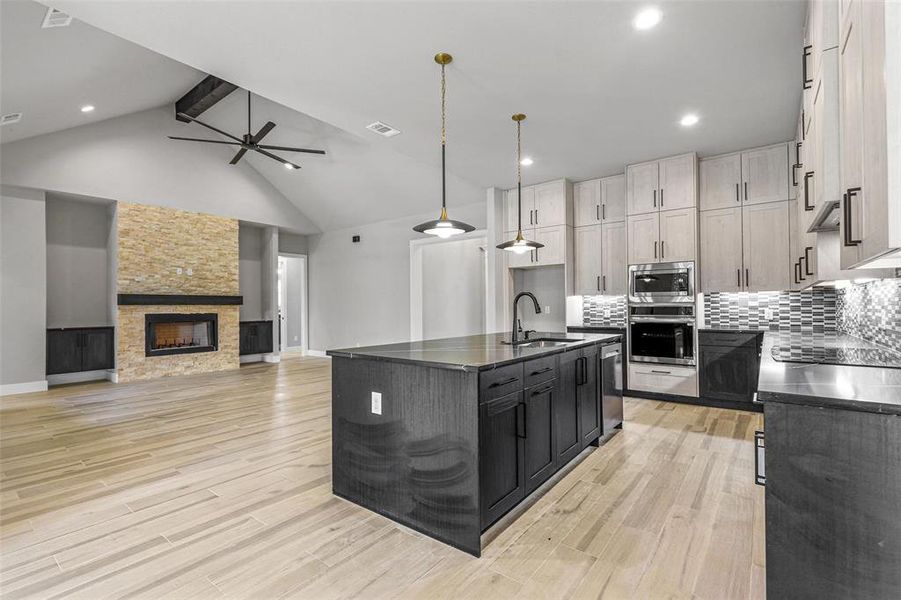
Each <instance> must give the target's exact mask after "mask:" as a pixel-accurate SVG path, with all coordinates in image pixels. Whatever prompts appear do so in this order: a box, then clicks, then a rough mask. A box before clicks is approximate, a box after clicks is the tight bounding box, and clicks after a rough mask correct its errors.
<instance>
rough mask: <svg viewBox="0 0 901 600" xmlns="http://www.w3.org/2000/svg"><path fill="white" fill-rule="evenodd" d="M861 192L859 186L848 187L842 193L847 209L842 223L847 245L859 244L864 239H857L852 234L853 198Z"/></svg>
mask: <svg viewBox="0 0 901 600" xmlns="http://www.w3.org/2000/svg"><path fill="white" fill-rule="evenodd" d="M858 192H860V188H859V187H853V188H848V190H847V191H846V192H845V193H844V194H843V195H842V197H843V198H844V200H845V211H844V215H843V216H844V217H845V222H844V223H842V228H843V229H844V233H845V240H844V242H845V246H859V245H860V243H861V242H862V241H863V240H855V239H854V238H853V237H852V236H853V234H852V225H851V198H853V197H854V196H856V195H857V193H858Z"/></svg>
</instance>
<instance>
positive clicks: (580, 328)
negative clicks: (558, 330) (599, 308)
mask: <svg viewBox="0 0 901 600" xmlns="http://www.w3.org/2000/svg"><path fill="white" fill-rule="evenodd" d="M566 330H567V331H571V332H573V333H591V332H594V331H597V332H601V333H603V332H605V331H611V330H616V331H623V332H625V331H626V326H625V325H567V326H566Z"/></svg>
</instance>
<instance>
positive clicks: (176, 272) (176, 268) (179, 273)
mask: <svg viewBox="0 0 901 600" xmlns="http://www.w3.org/2000/svg"><path fill="white" fill-rule="evenodd" d="M175 274H176V275H181V267H175Z"/></svg>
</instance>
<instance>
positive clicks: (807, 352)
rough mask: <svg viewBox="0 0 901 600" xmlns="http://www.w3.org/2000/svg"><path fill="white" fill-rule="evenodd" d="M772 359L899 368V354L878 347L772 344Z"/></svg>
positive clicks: (900, 358) (900, 361) (900, 366)
mask: <svg viewBox="0 0 901 600" xmlns="http://www.w3.org/2000/svg"><path fill="white" fill-rule="evenodd" d="M772 355H773V359H774V360H778V361H780V362H798V363H813V364H823V365H852V366H860V367H887V368H892V369H901V355H899V354H896V353H894V352H891V351H889V350H882V349H880V348H855V347H849V346H840V347H835V346H828V345H823V346H820V345H816V344H802V345H783V346H778V345H777V346H773V349H772Z"/></svg>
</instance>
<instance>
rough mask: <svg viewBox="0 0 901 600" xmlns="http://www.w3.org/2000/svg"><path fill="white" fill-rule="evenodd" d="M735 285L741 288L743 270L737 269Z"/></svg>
mask: <svg viewBox="0 0 901 600" xmlns="http://www.w3.org/2000/svg"><path fill="white" fill-rule="evenodd" d="M735 285H737V286H738V287H741V269H735Z"/></svg>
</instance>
